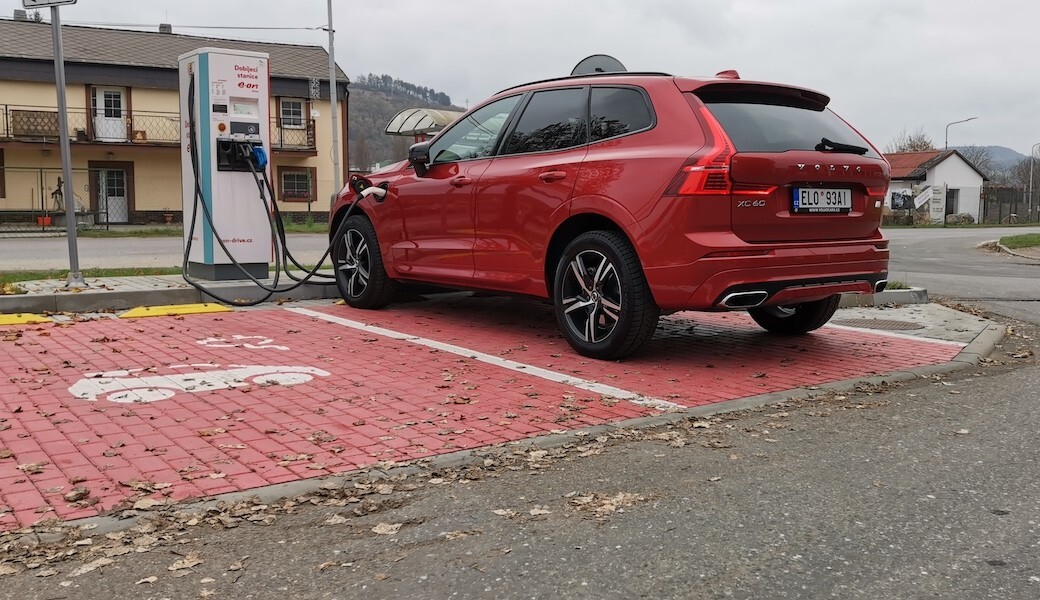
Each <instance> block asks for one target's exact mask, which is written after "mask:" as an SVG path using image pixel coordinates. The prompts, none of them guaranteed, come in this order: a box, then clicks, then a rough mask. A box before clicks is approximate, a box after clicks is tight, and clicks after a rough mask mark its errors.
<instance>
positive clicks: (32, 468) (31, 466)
mask: <svg viewBox="0 0 1040 600" xmlns="http://www.w3.org/2000/svg"><path fill="white" fill-rule="evenodd" d="M46 465H47V461H41V462H34V463H26V464H24V465H18V470H19V471H21V472H23V473H32V474H35V473H43V467H45V466H46Z"/></svg>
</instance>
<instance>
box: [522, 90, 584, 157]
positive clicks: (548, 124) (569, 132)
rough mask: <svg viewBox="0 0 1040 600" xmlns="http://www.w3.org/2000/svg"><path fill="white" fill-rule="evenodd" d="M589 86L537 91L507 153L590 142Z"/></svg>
mask: <svg viewBox="0 0 1040 600" xmlns="http://www.w3.org/2000/svg"><path fill="white" fill-rule="evenodd" d="M587 103H588V88H569V89H563V90H547V91H544V92H535V94H534V95H533V96H532V97H531V101H530V102H528V104H527V107H526V108H524V112H523V114H521V115H520V120H519V121H518V122H517V124H516V128H514V129H513V132H512V133H511V134H510V135H509V137H508V138H507V139H506V142H505V147H504V149H503V150H502V153H503V154H519V153H522V152H545V151H548V150H562V149H564V148H572V147H574V146H580V145H582V144H585V143H587V141H588V134H587V131H586V130H587V127H586V115H587V107H588V104H587Z"/></svg>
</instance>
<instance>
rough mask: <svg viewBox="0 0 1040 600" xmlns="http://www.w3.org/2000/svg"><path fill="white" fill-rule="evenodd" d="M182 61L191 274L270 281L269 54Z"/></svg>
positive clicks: (208, 54)
mask: <svg viewBox="0 0 1040 600" xmlns="http://www.w3.org/2000/svg"><path fill="white" fill-rule="evenodd" d="M179 64H180V90H181V94H180V113H181V123H182V132H181V150H182V152H181V194H182V199H183V208H184V215H185V230H184V243H185V249H186V251H187V254H188V256H187V264H188V275H190V276H192V277H198V278H202V279H209V280H225V279H240V278H241V277H242V271H243V269H244V270H245V271H246V272H247V273H248V274H250V275H252V276H253V277H256V278H258V279H264V278H267V277H268V276H269V275H268V266H269V264H270V261H271V260H272V252H273V248H272V242H271V214H270V211H267V210H264V209H262V208H261V205H260V204H259V201H258V200H257V185H258V184H257V172H258V171H261V172H262V173H261V174H262V175H267V174H268V173H267V170H268V169H269V168H270V167H269V165H267V164H266V149H267V148H270V147H271V143H270V142H271V138H270V111H271V108H270V107H271V103H270V76H269V72H268V55H267V54H266V53H260V52H247V51H239V50H228V49H222V48H221V49H218V48H199V49H198V50H195V51H192V52H189V53H187V54H184V55H182V56H180V57H179ZM192 119H194V123H193V122H192ZM193 133H194V138H195V139H194V141H193V139H192V138H193ZM193 143H196V144H197V147H195V148H192V144H193ZM257 154H260V155H263V156H264V157H265V160H264V161H263V164H258V162H257V160H256V155H257ZM251 161H252V162H251ZM265 179H268V177H265ZM272 202H273V199H272ZM201 204H204V205H205V206H202V205H201ZM202 213H208V215H209V218H198V219H193V220H192V222H193V226H191V225H190V224H189V223H188V220H187V217H188V215H193V214H202ZM217 235H219V236H220V238H219V240H218V239H217V237H216V236H217ZM220 242H223V243H222V244H221V243H220ZM225 248H226V251H225ZM235 263H238V266H236V264H235ZM240 267H241V268H240Z"/></svg>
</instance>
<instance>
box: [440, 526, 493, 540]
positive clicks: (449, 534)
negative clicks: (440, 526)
mask: <svg viewBox="0 0 1040 600" xmlns="http://www.w3.org/2000/svg"><path fill="white" fill-rule="evenodd" d="M482 533H484V532H483V531H481V530H479V529H470V530H469V531H446V532H444V534H443V535H444V537H445V538H446V539H449V540H461V539H462V538H468V537H470V536H473V535H480V534H482Z"/></svg>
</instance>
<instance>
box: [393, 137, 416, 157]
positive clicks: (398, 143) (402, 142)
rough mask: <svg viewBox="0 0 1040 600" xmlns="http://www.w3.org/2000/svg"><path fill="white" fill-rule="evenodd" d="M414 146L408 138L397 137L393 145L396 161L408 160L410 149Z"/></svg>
mask: <svg viewBox="0 0 1040 600" xmlns="http://www.w3.org/2000/svg"><path fill="white" fill-rule="evenodd" d="M411 145H412V140H410V139H408V138H407V137H395V138H394V143H393V150H394V156H393V158H394V160H404V159H406V158H408V148H409V147H410V146H411Z"/></svg>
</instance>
